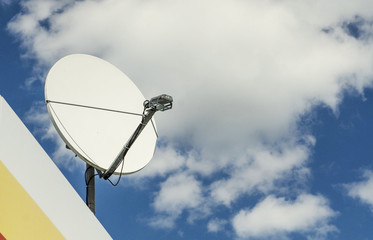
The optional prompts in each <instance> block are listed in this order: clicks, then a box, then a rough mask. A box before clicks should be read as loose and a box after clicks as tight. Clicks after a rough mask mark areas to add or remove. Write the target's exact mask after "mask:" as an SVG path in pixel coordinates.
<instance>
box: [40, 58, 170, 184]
mask: <svg viewBox="0 0 373 240" xmlns="http://www.w3.org/2000/svg"><path fill="white" fill-rule="evenodd" d="M45 100H46V103H47V109H48V113H49V115H50V117H51V120H52V122H53V124H54V127H55V128H56V129H57V131H58V133H59V134H60V136H61V138H62V139H63V140H64V142H65V143H66V146H67V147H68V148H70V149H71V150H72V151H73V152H74V153H75V154H76V155H78V156H79V157H80V158H81V159H82V160H84V161H85V162H87V163H88V164H89V165H91V166H93V167H94V168H96V169H97V170H100V171H103V172H104V175H103V176H104V178H105V179H107V178H109V177H110V175H111V174H113V173H114V174H130V173H134V172H137V171H139V170H141V169H142V168H144V167H145V166H146V165H147V164H148V163H149V161H150V160H151V158H152V157H153V154H154V150H155V147H156V141H157V136H158V135H157V129H156V125H155V122H154V119H153V118H152V116H153V114H154V113H155V112H156V111H157V110H161V111H164V110H167V109H170V108H171V107H172V97H170V96H168V95H161V96H158V97H156V98H153V99H151V100H145V98H144V96H143V95H142V93H141V92H140V90H139V89H138V88H137V87H136V85H135V84H134V83H133V82H132V81H131V80H130V79H129V78H128V77H127V76H126V75H125V74H124V73H123V72H121V71H120V70H119V69H118V68H116V67H115V66H113V65H112V64H110V63H108V62H107V61H104V60H102V59H100V58H97V57H94V56H90V55H85V54H73V55H68V56H66V57H64V58H62V59H60V60H59V61H57V62H56V63H55V64H54V65H53V67H52V68H51V69H50V71H49V73H48V75H47V78H46V82H45ZM144 120H146V122H144ZM148 122H149V123H150V124H147V123H148ZM140 133H141V134H140ZM123 158H125V160H124V165H123V167H121V166H119V165H120V164H121V163H122V162H123ZM105 173H106V175H105Z"/></svg>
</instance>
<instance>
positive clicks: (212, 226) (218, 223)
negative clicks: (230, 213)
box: [207, 218, 228, 232]
mask: <svg viewBox="0 0 373 240" xmlns="http://www.w3.org/2000/svg"><path fill="white" fill-rule="evenodd" d="M227 223H228V221H227V220H225V219H218V218H214V219H212V220H210V221H209V222H208V224H207V230H208V231H209V232H219V231H223V230H224V226H225V225H226V224H227Z"/></svg>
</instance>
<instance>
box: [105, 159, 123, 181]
mask: <svg viewBox="0 0 373 240" xmlns="http://www.w3.org/2000/svg"><path fill="white" fill-rule="evenodd" d="M123 166H124V160H123V161H122V168H121V169H120V175H119V178H118V181H117V183H115V184H114V183H113V182H112V181H111V180H110V179H109V178H108V179H107V180H109V182H110V183H111V185H113V186H114V187H115V186H117V185H118V183H119V182H120V179H121V178H122V173H123Z"/></svg>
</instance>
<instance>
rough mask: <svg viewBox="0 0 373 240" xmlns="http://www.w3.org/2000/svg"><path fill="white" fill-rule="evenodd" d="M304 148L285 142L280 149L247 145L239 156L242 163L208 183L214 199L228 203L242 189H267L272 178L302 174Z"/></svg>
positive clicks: (247, 191)
mask: <svg viewBox="0 0 373 240" xmlns="http://www.w3.org/2000/svg"><path fill="white" fill-rule="evenodd" d="M307 158H308V148H307V147H304V146H292V145H285V146H284V147H281V148H280V149H278V150H277V149H266V148H264V149H251V150H250V151H248V152H247V154H246V155H245V156H243V157H242V159H243V160H242V161H243V163H242V164H237V166H236V167H237V168H235V169H233V170H232V171H230V173H229V174H230V177H229V178H228V179H222V180H219V181H216V182H214V183H213V184H212V185H211V197H212V199H214V201H217V202H221V203H223V204H225V205H230V204H231V202H232V201H234V200H235V199H237V198H238V197H239V196H241V195H242V194H243V193H250V192H252V191H253V190H260V191H261V192H264V193H266V192H268V191H269V190H272V189H273V184H274V181H275V180H279V179H283V178H284V177H287V178H291V173H292V172H293V171H301V172H302V173H303V174H305V173H306V172H307V171H304V169H305V166H304V164H305V161H306V159H307Z"/></svg>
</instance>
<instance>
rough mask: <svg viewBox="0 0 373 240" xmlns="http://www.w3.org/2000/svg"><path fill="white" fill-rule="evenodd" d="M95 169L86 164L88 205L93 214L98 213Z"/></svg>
mask: <svg viewBox="0 0 373 240" xmlns="http://www.w3.org/2000/svg"><path fill="white" fill-rule="evenodd" d="M94 175H95V168H94V167H92V166H91V165H89V164H88V163H87V164H86V172H85V182H86V185H87V189H86V204H87V206H88V207H89V209H91V211H92V212H93V214H95V213H96V210H95V177H94Z"/></svg>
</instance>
